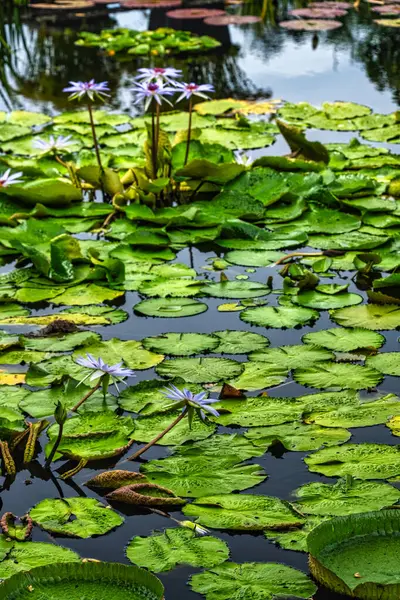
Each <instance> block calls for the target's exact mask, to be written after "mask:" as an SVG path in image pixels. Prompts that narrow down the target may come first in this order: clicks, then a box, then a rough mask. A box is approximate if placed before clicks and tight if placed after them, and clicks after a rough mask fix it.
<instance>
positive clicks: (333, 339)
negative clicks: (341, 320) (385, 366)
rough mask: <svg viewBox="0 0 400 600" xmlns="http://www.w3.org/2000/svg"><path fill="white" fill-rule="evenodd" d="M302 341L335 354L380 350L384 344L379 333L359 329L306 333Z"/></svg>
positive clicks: (338, 328) (342, 328)
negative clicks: (366, 349)
mask: <svg viewBox="0 0 400 600" xmlns="http://www.w3.org/2000/svg"><path fill="white" fill-rule="evenodd" d="M302 340H303V342H305V343H306V344H316V345H319V346H323V347H324V348H328V349H329V350H335V351H337V352H351V351H352V350H359V349H361V348H380V347H381V346H382V345H383V344H384V343H385V337H384V336H383V335H382V334H381V333H375V332H374V331H370V330H369V329H363V328H361V327H354V328H351V329H350V328H348V329H347V328H344V327H335V328H333V329H321V330H320V331H312V332H311V333H306V334H305V335H303V338H302ZM371 366H372V365H371Z"/></svg>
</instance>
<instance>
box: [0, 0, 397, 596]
mask: <svg viewBox="0 0 400 600" xmlns="http://www.w3.org/2000/svg"><path fill="white" fill-rule="evenodd" d="M0 1H1V0H0ZM296 6H297V5H296ZM298 6H300V4H298ZM289 8H290V7H289ZM232 10H233V11H236V10H237V7H233V8H232ZM240 10H241V12H242V13H243V14H267V15H268V18H266V19H265V23H259V24H256V25H254V26H249V25H246V26H242V27H236V26H235V27H233V26H230V27H229V28H227V27H214V28H211V27H208V28H207V31H206V33H209V34H211V35H214V36H215V37H218V39H220V40H221V41H222V42H223V46H222V47H221V48H220V49H218V51H217V52H215V53H213V54H210V55H207V56H204V55H203V56H198V57H191V58H185V59H184V60H178V59H175V60H167V59H166V60H167V62H166V63H165V64H168V65H173V66H176V67H178V68H182V69H183V70H184V77H185V79H186V80H194V81H197V82H201V83H205V82H209V83H212V84H213V85H214V86H215V88H216V94H215V97H229V96H234V97H239V98H250V97H251V98H255V97H257V98H268V97H273V98H283V99H285V100H290V101H308V102H311V103H321V102H323V101H333V100H346V101H354V102H360V103H363V104H367V105H369V106H371V107H372V108H373V109H374V110H375V111H376V112H383V113H386V112H390V111H393V110H394V109H396V108H397V107H398V106H399V104H400V69H399V63H400V30H396V29H385V28H380V27H378V26H377V25H374V24H373V23H372V17H371V14H370V12H369V9H368V8H367V7H366V5H365V4H364V3H363V4H362V5H361V8H360V11H359V12H356V11H354V10H350V12H349V14H348V16H347V17H345V19H344V26H343V27H342V28H341V29H338V30H336V31H333V32H328V33H321V34H318V36H315V35H313V34H310V33H305V32H304V33H302V32H301V33H290V32H287V31H284V30H282V29H279V27H277V26H276V25H275V24H274V23H276V22H277V21H279V20H283V19H285V18H286V16H287V7H286V8H285V7H284V6H283V7H281V6H279V7H278V8H277V7H276V6H274V5H273V4H269V3H264V5H263V4H262V3H252V4H247V5H246V4H244V5H243V6H242V7H240ZM3 16H4V15H3ZM173 24H174V23H173V22H172V21H171V20H170V19H169V20H168V19H167V17H166V16H165V13H164V12H163V11H160V10H152V11H149V10H143V11H127V12H115V13H112V12H110V14H109V16H108V17H102V18H101V19H99V20H98V21H91V22H90V24H89V26H90V29H91V30H93V31H97V30H98V31H99V30H100V29H102V28H105V27H113V26H126V27H132V28H134V29H140V30H144V29H147V28H148V27H150V28H152V29H154V28H156V27H159V26H173ZM176 25H177V26H179V25H181V24H176ZM65 26H66V27H68V31H67V32H64V29H63V24H62V23H55V24H48V25H43V24H39V23H37V22H36V21H35V20H33V19H31V20H27V19H26V18H23V19H22V24H21V25H20V26H15V25H14V26H11V25H8V26H7V25H6V26H5V32H6V34H7V36H8V37H7V40H8V41H9V42H12V48H13V50H14V52H15V53H14V56H13V59H12V63H11V65H10V66H9V67H3V69H4V68H5V72H6V75H7V81H8V86H5V85H3V86H2V87H1V88H0V109H3V110H4V109H17V108H26V109H28V110H36V111H38V110H40V111H44V112H46V113H48V114H53V113H54V112H57V111H60V110H63V109H65V108H67V107H68V108H69V105H68V102H67V100H66V96H65V94H63V93H62V91H61V90H62V88H63V86H64V85H65V84H66V83H67V82H68V81H69V80H87V79H89V78H94V79H96V80H97V81H100V80H108V81H109V82H110V87H111V89H112V100H111V105H112V108H113V109H118V110H127V111H132V112H133V109H132V97H131V94H130V92H129V87H130V85H131V82H132V78H133V76H134V74H135V70H136V69H137V68H138V67H139V66H146V65H147V64H148V63H147V62H145V61H141V62H137V61H133V60H132V61H130V62H128V63H118V62H117V61H115V60H114V59H112V58H110V57H105V56H104V55H102V54H100V53H99V52H98V51H97V50H94V49H88V48H79V47H76V46H74V45H73V42H74V39H75V33H74V28H75V29H77V28H78V27H82V29H84V28H85V27H86V25H85V24H83V25H81V24H80V23H79V22H71V23H68V24H65ZM185 27H187V28H191V29H192V30H193V31H198V32H200V31H202V30H201V25H200V23H199V22H197V23H195V22H186V24H185ZM154 64H155V65H161V64H163V61H162V59H157V60H155V62H154ZM4 83H5V81H3V84H4ZM312 133H313V132H311V135H312ZM314 137H315V136H314ZM318 137H319V139H321V140H322V141H330V142H334V141H346V140H348V139H350V137H353V134H348V133H335V132H325V133H323V134H322V135H321V132H319V133H318ZM283 151H284V150H283V146H282V147H281V144H279V143H277V144H275V145H274V146H272V147H271V148H270V149H269V150H268V152H269V153H274V154H275V153H277V154H281V153H283ZM255 154H257V153H255ZM211 256H213V257H214V256H215V252H214V251H212V250H211V249H210V250H204V249H203V250H199V249H194V250H193V251H192V252H189V251H188V250H183V251H181V252H180V253H179V254H178V257H177V261H178V262H186V263H188V264H192V265H193V266H194V268H195V269H196V270H197V272H198V273H199V274H204V273H208V272H207V271H203V270H202V267H203V266H205V265H206V260H207V258H209V257H211ZM240 273H244V269H243V268H241V267H235V266H232V267H230V268H229V269H228V270H227V275H228V277H229V279H234V277H235V275H237V274H240ZM270 274H274V279H275V286H276V287H280V284H279V283H278V282H279V278H278V276H277V270H276V271H274V270H271V269H257V272H256V273H254V274H253V275H252V276H251V278H252V279H255V280H259V281H265V280H266V278H267V276H268V275H270ZM208 276H209V277H211V278H215V277H218V274H217V275H216V274H215V273H210V274H209V275H208ZM338 281H339V279H336V280H335V282H338ZM332 282H333V280H332ZM350 287H351V288H353V289H352V290H349V291H358V293H360V292H359V290H355V285H354V284H353V283H351V286H350ZM139 299H140V297H139V295H138V294H136V293H131V292H128V293H127V294H126V300H125V304H124V305H122V306H121V307H122V308H125V310H127V312H128V313H129V319H128V320H127V321H125V322H124V323H121V324H119V325H115V326H112V327H108V328H98V329H97V330H98V331H100V332H101V334H102V335H103V338H104V339H109V338H111V337H119V338H120V339H138V340H139V339H142V338H143V337H146V336H150V335H156V334H159V333H164V332H168V331H178V332H184V331H188V332H190V331H196V332H205V333H207V332H212V331H216V330H222V329H243V330H246V329H249V327H250V326H249V325H247V324H245V323H243V322H242V321H240V319H239V313H237V312H232V313H220V312H218V311H217V310H216V307H217V305H218V304H220V303H221V300H220V299H202V301H205V302H207V304H208V306H209V309H208V311H207V312H206V313H203V314H201V315H198V316H195V317H190V318H180V319H171V320H169V321H168V320H167V319H156V318H145V317H141V316H138V315H135V314H134V313H133V309H132V307H133V305H134V304H136V303H137V302H138V301H139ZM269 301H270V302H271V303H273V296H269ZM40 311H41V312H43V313H45V312H47V313H48V312H49V309H48V308H47V310H46V309H40ZM33 312H34V311H33ZM317 326H318V328H319V329H321V328H327V327H330V326H332V323H331V322H330V320H329V316H328V313H327V312H326V311H325V312H322V313H321V317H320V319H319V320H318V323H317ZM94 329H95V328H94ZM311 329H312V328H309V327H304V328H302V329H292V330H286V331H282V330H274V329H272V330H268V331H266V330H265V329H263V328H257V327H251V331H255V332H259V333H262V334H266V335H267V337H268V338H269V339H270V340H271V347H276V346H281V345H284V344H297V343H301V336H302V335H304V334H305V333H307V331H309V330H311ZM398 335H399V334H398V332H385V337H386V340H387V342H386V344H385V347H384V350H385V351H388V350H395V349H396V350H397V349H398V342H397V338H398ZM235 359H236V360H238V357H237V356H235ZM243 359H244V358H243ZM239 360H241V359H240V358H239ZM153 376H154V373H153V372H151V371H149V370H148V371H145V372H138V377H137V379H135V380H131V381H130V383H131V384H133V383H136V382H138V381H140V380H142V379H150V378H151V377H153ZM312 391H314V390H309V389H307V390H306V388H303V387H302V386H300V385H298V384H296V383H294V382H289V383H288V384H284V385H283V386H279V387H278V388H276V389H271V390H268V393H269V394H271V395H274V396H275V395H276V396H297V395H300V394H304V393H312ZM380 391H386V392H396V391H398V380H396V378H394V377H386V378H385V380H384V382H383V383H382V385H381V386H380ZM220 429H221V430H224V431H238V429H235V430H234V429H229V428H224V429H222V428H220ZM352 433H353V437H352V438H351V441H352V442H356V443H358V442H365V441H369V442H381V443H385V444H396V443H397V441H398V439H397V438H396V437H394V436H392V435H391V433H390V431H389V429H388V428H386V427H384V426H383V425H382V426H375V427H368V428H363V429H357V430H353V431H352ZM166 455H168V450H167V449H166V448H163V447H156V448H153V449H151V450H150V451H149V452H148V453H147V454H146V459H152V458H159V457H162V456H166ZM304 456H305V453H300V452H286V451H283V449H281V450H280V449H279V448H275V449H274V451H273V452H268V453H266V454H265V455H264V457H258V458H256V459H254V462H257V463H258V464H261V465H262V466H263V467H264V468H265V470H266V472H267V473H268V474H269V477H268V479H267V480H266V481H265V482H264V483H262V484H261V485H259V486H258V487H256V488H253V489H251V490H246V492H245V493H254V494H266V495H272V496H279V497H280V498H283V499H288V500H290V499H291V492H292V491H293V490H294V489H296V488H297V487H299V486H300V485H302V484H304V483H305V482H310V481H326V482H328V481H329V482H332V481H333V479H332V478H330V479H328V478H324V477H321V476H319V475H318V474H313V473H309V472H308V470H307V468H306V466H305V464H304V462H303V458H304ZM123 460H124V459H120V462H121V463H122V462H123ZM116 462H117V461H116V460H109V461H106V462H104V463H91V464H90V467H89V468H86V469H84V470H83V471H82V472H80V473H79V474H78V475H77V476H75V477H74V478H73V480H71V481H65V482H64V481H61V480H59V479H57V478H56V477H57V473H55V474H54V476H53V477H52V478H49V475H48V473H47V472H45V471H44V470H43V468H42V466H41V465H43V464H44V457H43V453H42V454H40V455H39V456H38V457H37V460H36V461H35V462H33V463H32V464H31V465H29V470H23V471H20V472H19V473H18V475H17V478H16V481H15V482H14V483H13V484H12V486H11V487H10V489H7V488H6V489H4V490H3V491H2V493H1V500H0V508H1V512H4V511H12V512H13V513H15V514H17V515H23V514H25V513H26V512H27V511H28V510H29V509H30V508H31V507H32V506H33V505H34V504H36V503H37V502H38V501H39V500H42V499H44V498H46V497H59V496H60V495H64V496H66V497H68V496H75V495H79V496H93V497H98V495H97V494H96V493H94V492H93V491H91V490H89V489H88V488H87V487H85V486H84V483H85V481H87V480H88V479H89V478H90V477H92V476H93V475H94V474H95V472H100V470H104V469H105V468H111V467H112V466H113V465H114V464H116ZM250 462H252V461H250ZM139 466H140V465H139V463H131V462H125V463H124V464H123V466H121V468H125V469H131V470H135V471H136V470H138V468H139ZM28 480H29V482H31V484H30V485H27V482H28ZM115 508H117V509H118V510H119V511H120V512H121V513H122V514H123V515H124V516H125V517H126V523H125V525H124V526H122V527H119V528H117V529H116V530H115V531H114V532H111V533H110V534H108V535H107V536H102V537H100V538H97V539H89V540H78V539H68V538H57V539H54V541H56V542H58V543H61V544H62V545H64V546H68V547H70V548H73V549H74V550H76V551H77V552H79V553H80V554H81V555H82V556H87V557H93V558H97V559H100V560H109V561H120V562H127V559H126V558H125V556H124V548H125V546H126V544H127V543H128V541H129V540H130V539H131V538H132V537H133V536H135V535H149V534H150V532H151V531H152V530H153V529H157V528H163V527H168V526H170V525H171V522H170V521H168V520H167V519H165V518H163V517H161V516H158V515H152V514H149V513H147V512H146V511H138V510H136V509H135V508H134V507H129V506H122V505H119V506H116V507H115ZM172 514H173V516H174V517H176V518H178V519H179V518H183V516H182V514H181V513H180V512H179V511H176V512H173V513H172ZM213 535H215V536H217V537H220V538H221V539H224V540H225V541H226V542H227V543H228V545H229V547H230V550H231V558H232V560H233V561H237V562H248V561H262V562H265V561H282V562H283V563H285V564H288V565H292V566H294V567H297V568H300V569H302V570H305V571H307V557H306V555H305V554H303V553H298V552H291V551H287V550H282V549H280V548H278V547H277V546H275V545H274V544H273V543H272V542H269V541H267V540H266V539H265V537H264V535H263V534H262V533H254V534H243V533H241V534H235V533H233V532H232V533H229V532H220V531H217V530H215V531H213ZM33 539H34V540H36V541H52V540H53V537H52V536H51V535H50V534H47V533H46V532H43V531H41V530H40V529H39V528H38V527H36V528H35V529H34V533H33ZM196 571H198V570H197V569H196V570H195V569H191V568H177V569H175V570H173V571H171V572H170V573H167V574H164V575H161V579H162V580H163V582H164V583H165V585H166V598H167V600H168V599H171V600H172V599H173V598H177V597H179V598H182V599H184V600H186V599H187V600H189V599H191V598H192V599H193V600H194V599H195V598H197V599H198V598H200V596H199V595H198V594H195V593H193V592H191V590H190V589H189V587H188V586H187V583H186V582H187V580H188V577H189V575H190V574H191V573H193V572H196ZM316 598H318V600H328V599H333V598H334V596H331V595H330V594H329V593H328V592H327V591H325V590H320V591H319V592H318V594H317V595H316ZM335 598H337V596H336V597H335ZM244 600H246V599H245V598H244Z"/></svg>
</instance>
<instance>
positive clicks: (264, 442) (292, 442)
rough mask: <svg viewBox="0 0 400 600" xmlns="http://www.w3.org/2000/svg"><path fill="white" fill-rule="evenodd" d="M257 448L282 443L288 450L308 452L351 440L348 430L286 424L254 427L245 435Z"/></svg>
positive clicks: (302, 424)
mask: <svg viewBox="0 0 400 600" xmlns="http://www.w3.org/2000/svg"><path fill="white" fill-rule="evenodd" d="M245 436H246V437H247V438H248V439H250V440H251V441H252V442H253V444H255V445H256V446H262V447H264V448H266V449H267V448H269V447H271V446H273V445H274V444H276V443H281V444H282V446H284V448H286V450H291V451H293V452H306V451H308V450H318V449H319V448H321V447H322V446H337V445H338V444H344V443H345V442H347V441H348V440H349V439H350V436H351V434H350V432H349V431H347V429H340V428H335V427H332V428H327V427H320V426H319V425H305V424H304V423H284V424H283V425H273V426H271V427H252V428H251V429H249V431H248V432H247V433H246V434H245Z"/></svg>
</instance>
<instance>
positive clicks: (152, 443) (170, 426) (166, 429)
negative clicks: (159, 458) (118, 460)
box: [128, 408, 187, 460]
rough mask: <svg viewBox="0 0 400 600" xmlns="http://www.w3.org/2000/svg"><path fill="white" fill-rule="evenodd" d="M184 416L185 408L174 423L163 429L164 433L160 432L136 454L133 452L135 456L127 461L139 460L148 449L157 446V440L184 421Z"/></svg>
mask: <svg viewBox="0 0 400 600" xmlns="http://www.w3.org/2000/svg"><path fill="white" fill-rule="evenodd" d="M186 414H187V410H186V408H185V409H184V410H183V411H182V412H181V414H180V415H179V416H178V417H177V418H176V419H175V420H174V421H172V423H170V424H169V425H168V427H166V428H165V429H164V431H162V432H161V433H159V434H158V435H156V437H155V438H154V439H152V440H151V442H149V443H148V444H146V445H145V446H143V448H140V450H138V451H137V452H135V454H132V456H129V457H128V460H136V459H137V458H139V456H141V455H142V454H143V453H144V452H146V451H147V450H148V449H149V448H151V447H152V446H154V444H157V442H158V440H161V438H163V437H164V435H166V434H167V433H168V432H169V431H171V429H173V428H174V427H175V425H178V423H180V421H182V419H184V418H185V417H186Z"/></svg>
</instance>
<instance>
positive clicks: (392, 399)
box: [307, 394, 400, 427]
mask: <svg viewBox="0 0 400 600" xmlns="http://www.w3.org/2000/svg"><path fill="white" fill-rule="evenodd" d="M314 411H315V412H314ZM393 415H400V399H399V398H398V397H397V396H395V395H394V394H388V395H387V396H383V397H382V398H378V399H377V400H373V401H367V402H366V401H364V402H363V401H360V402H359V403H357V404H356V405H353V406H352V405H344V406H338V407H337V408H336V409H334V410H328V411H326V410H324V409H323V407H322V411H321V412H319V407H318V406H316V407H315V408H314V410H313V411H312V412H311V413H310V414H309V415H307V421H308V422H310V423H318V424H319V425H324V426H326V427H368V426H371V425H380V424H383V423H386V422H387V421H388V419H390V417H391V416H393Z"/></svg>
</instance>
